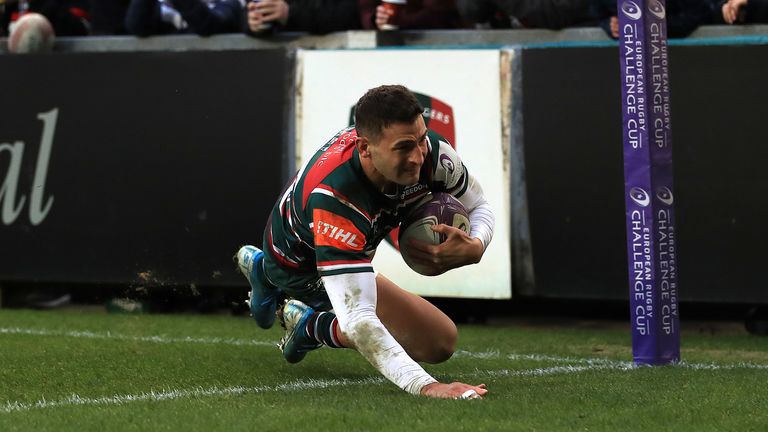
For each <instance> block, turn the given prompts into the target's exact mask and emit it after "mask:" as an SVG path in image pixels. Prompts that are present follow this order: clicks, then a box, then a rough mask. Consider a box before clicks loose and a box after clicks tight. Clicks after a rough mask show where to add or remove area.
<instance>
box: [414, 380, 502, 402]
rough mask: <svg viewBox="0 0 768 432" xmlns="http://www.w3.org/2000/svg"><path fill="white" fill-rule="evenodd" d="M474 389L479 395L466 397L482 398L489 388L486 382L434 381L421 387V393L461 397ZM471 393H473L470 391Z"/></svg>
mask: <svg viewBox="0 0 768 432" xmlns="http://www.w3.org/2000/svg"><path fill="white" fill-rule="evenodd" d="M471 391H474V392H475V393H476V394H477V396H474V395H472V396H468V397H466V396H465V398H466V399H482V398H483V396H485V395H486V394H488V389H487V388H485V384H480V385H477V386H473V385H469V384H464V383H460V382H452V383H450V384H443V383H432V384H427V385H425V386H424V387H422V388H421V395H422V396H427V397H433V398H443V399H461V398H462V395H464V394H467V392H471ZM469 394H470V395H471V393H469Z"/></svg>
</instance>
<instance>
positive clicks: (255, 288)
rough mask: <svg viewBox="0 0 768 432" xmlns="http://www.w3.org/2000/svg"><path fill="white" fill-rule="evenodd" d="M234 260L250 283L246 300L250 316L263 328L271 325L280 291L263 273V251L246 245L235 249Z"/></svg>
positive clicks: (273, 320)
mask: <svg viewBox="0 0 768 432" xmlns="http://www.w3.org/2000/svg"><path fill="white" fill-rule="evenodd" d="M235 260H236V261H237V266H238V268H239V269H240V272H241V273H243V275H244V276H245V278H246V279H248V283H249V284H250V285H251V291H250V292H249V293H248V300H246V303H247V304H248V307H249V308H250V310H251V316H252V317H253V319H254V320H256V323H257V324H258V325H259V327H261V328H265V329H268V328H270V327H272V325H273V324H274V323H275V310H276V309H277V297H278V295H279V294H280V291H279V290H278V289H277V288H276V287H274V286H272V284H270V283H269V281H268V280H267V279H266V277H265V275H264V267H263V265H264V252H262V251H261V249H259V248H257V247H256V246H250V245H246V246H243V247H241V248H240V250H239V251H237V255H236V256H235Z"/></svg>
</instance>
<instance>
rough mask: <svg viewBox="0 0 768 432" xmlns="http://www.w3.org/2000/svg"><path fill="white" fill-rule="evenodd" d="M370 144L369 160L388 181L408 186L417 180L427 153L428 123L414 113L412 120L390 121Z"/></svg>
mask: <svg viewBox="0 0 768 432" xmlns="http://www.w3.org/2000/svg"><path fill="white" fill-rule="evenodd" d="M372 144H373V145H371V146H370V152H371V162H373V166H374V167H375V168H376V171H378V172H379V174H381V175H382V176H383V177H384V178H385V179H386V180H387V181H390V182H394V183H397V184H399V185H401V186H408V185H412V184H415V183H418V181H419V171H420V170H421V165H422V164H423V163H424V158H425V157H426V156H427V126H426V124H424V118H423V117H422V116H420V115H419V116H417V117H416V119H415V120H414V121H413V122H412V123H393V124H392V125H390V126H389V127H386V128H384V130H383V131H382V133H381V136H380V137H379V139H378V140H377V141H376V142H375V143H372Z"/></svg>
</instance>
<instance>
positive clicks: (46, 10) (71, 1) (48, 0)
mask: <svg viewBox="0 0 768 432" xmlns="http://www.w3.org/2000/svg"><path fill="white" fill-rule="evenodd" d="M0 3H2V2H0ZM26 4H27V6H28V9H27V12H36V13H39V14H41V15H43V16H45V17H46V18H47V19H48V21H50V22H51V26H52V27H53V31H54V33H55V34H56V35H57V36H86V35H88V34H90V32H91V22H90V13H89V2H88V0H29V1H27V2H26ZM4 7H5V13H2V14H1V15H0V20H2V22H0V27H2V29H1V30H0V35H2V34H6V35H7V34H8V26H9V24H10V23H11V22H12V21H15V20H16V19H17V18H18V17H19V2H18V1H14V2H6V3H5V4H4ZM1 12H2V10H0V13H1Z"/></svg>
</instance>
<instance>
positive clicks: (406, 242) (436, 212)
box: [398, 192, 469, 276]
mask: <svg viewBox="0 0 768 432" xmlns="http://www.w3.org/2000/svg"><path fill="white" fill-rule="evenodd" d="M439 224H445V225H449V226H453V227H456V228H459V229H460V230H462V231H464V232H465V233H467V234H469V215H468V214H467V210H466V209H465V208H464V206H463V205H462V204H461V202H459V200H457V199H456V198H454V197H453V195H451V194H449V193H445V192H433V193H432V194H431V195H430V196H428V197H427V199H425V200H424V201H422V202H421V203H420V204H419V205H417V206H416V207H415V208H414V209H413V210H411V212H410V213H408V215H407V216H406V217H405V219H404V220H403V222H402V223H401V224H400V236H399V239H398V243H399V245H400V254H401V255H402V256H403V260H404V261H405V263H406V264H408V267H410V268H412V269H413V270H414V271H415V272H416V273H419V274H423V275H425V276H433V275H435V274H437V273H436V270H435V269H434V268H433V267H431V266H428V265H424V264H420V263H417V262H415V261H414V260H413V259H412V258H411V254H410V240H412V239H415V240H420V241H423V242H426V243H429V244H433V245H438V244H440V243H442V242H444V241H445V236H444V235H443V234H440V233H437V232H435V231H432V227H433V226H434V225H439Z"/></svg>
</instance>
